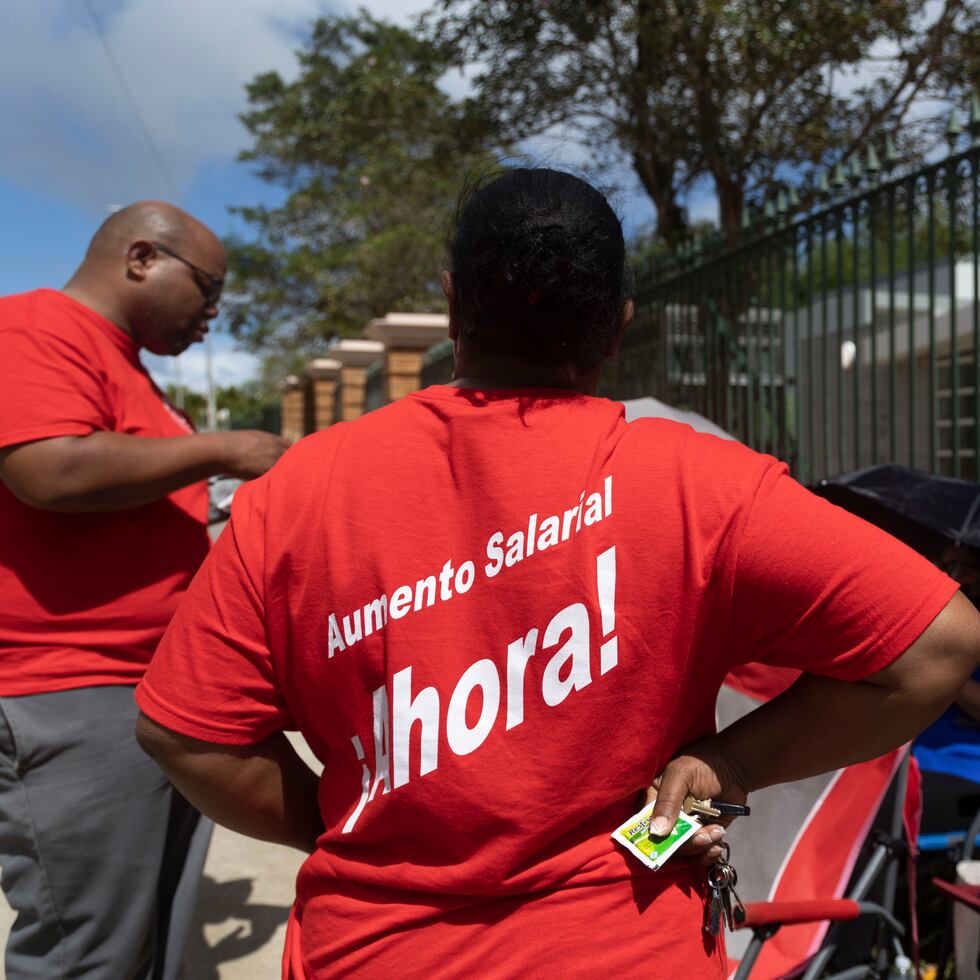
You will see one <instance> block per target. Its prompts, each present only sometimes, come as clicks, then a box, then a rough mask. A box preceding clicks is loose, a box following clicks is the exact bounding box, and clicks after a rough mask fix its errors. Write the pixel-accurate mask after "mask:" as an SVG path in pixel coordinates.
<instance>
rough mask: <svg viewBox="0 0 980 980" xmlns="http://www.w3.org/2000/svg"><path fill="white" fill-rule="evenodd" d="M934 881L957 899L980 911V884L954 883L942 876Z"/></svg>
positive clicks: (941, 889)
mask: <svg viewBox="0 0 980 980" xmlns="http://www.w3.org/2000/svg"><path fill="white" fill-rule="evenodd" d="M932 883H933V884H934V885H935V886H936V887H937V888H938V889H939V890H940V891H942V892H946V894H947V895H949V896H950V897H951V898H953V899H954V900H955V901H957V902H962V903H963V904H964V905H965V906H966V907H967V908H971V909H973V910H974V911H975V912H980V885H954V884H952V883H951V882H949V881H943V879H942V878H933V879H932Z"/></svg>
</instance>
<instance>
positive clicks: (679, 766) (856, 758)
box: [651, 592, 980, 833]
mask: <svg viewBox="0 0 980 980" xmlns="http://www.w3.org/2000/svg"><path fill="white" fill-rule="evenodd" d="M978 663H980V614H978V612H977V610H976V609H975V608H974V606H973V604H972V603H971V602H970V601H969V600H968V599H966V598H965V597H964V596H963V595H962V593H959V592H958V593H956V595H954V596H953V598H952V599H951V600H950V601H949V603H947V605H946V607H945V608H944V609H943V610H942V612H941V613H940V614H939V615H938V616H937V617H936V618H935V619H934V620H933V621H932V623H930V624H929V626H928V627H927V628H926V630H925V631H924V632H923V633H922V635H921V636H920V637H919V639H918V640H916V641H915V643H913V644H912V646H910V647H909V649H908V650H906V651H905V653H903V654H902V655H901V656H900V657H898V659H896V660H895V661H894V662H893V663H891V664H890V665H889V666H888V667H885V668H884V669H883V670H879V671H878V672H877V673H875V674H872V675H871V676H870V677H868V678H866V679H865V680H863V681H858V682H855V683H847V682H844V681H837V680H831V679H830V678H826V677H818V676H815V675H812V674H804V675H803V676H802V677H801V678H800V679H799V680H798V681H797V682H796V683H795V684H794V685H793V686H792V687H790V688H789V689H788V690H787V691H785V692H784V693H783V694H781V695H779V696H778V697H775V698H773V699H772V700H771V701H768V702H766V703H765V704H763V705H760V706H759V707H758V708H756V709H755V710H754V711H751V712H749V714H747V715H745V716H744V717H743V718H740V719H739V720H738V721H736V722H735V723H734V724H732V725H730V726H729V727H728V728H726V729H724V730H723V731H721V732H719V733H718V734H717V735H711V736H708V737H706V738H702V739H699V740H698V741H696V742H694V743H693V744H691V745H689V746H687V747H685V749H684V751H683V753H682V754H681V755H679V756H678V757H677V758H675V759H673V760H672V761H671V762H670V763H669V764H668V765H667V767H666V769H665V770H664V772H663V774H662V776H661V777H660V779H659V780H658V788H657V790H656V791H655V793H656V798H657V805H656V806H655V808H654V812H653V817H654V820H653V825H656V826H657V828H658V829H661V828H662V832H663V833H666V832H667V831H668V830H669V828H670V827H672V826H673V824H674V821H675V820H676V819H677V814H678V812H679V810H680V806H681V802H682V801H683V799H684V797H685V796H687V794H688V793H693V794H694V796H697V797H701V798H712V797H713V798H716V799H725V800H731V801H733V802H742V801H744V799H745V798H746V796H747V795H748V793H750V792H751V791H752V790H755V789H761V788H762V787H764V786H771V785H773V784H774V783H784V782H791V781H793V780H797V779H806V778H807V777H809V776H815V775H818V774H819V773H823V772H828V771H830V770H832V769H838V768H840V767H842V766H849V765H852V764H854V763H856V762H862V761H864V760H865V759H873V758H875V757H876V756H879V755H883V754H884V753H885V752H888V751H890V750H891V749H894V748H896V747H897V746H899V745H902V744H903V743H905V742H907V741H909V740H910V739H912V738H913V737H914V736H915V735H917V734H918V733H919V732H921V731H922V730H923V729H924V728H926V727H927V726H928V725H929V724H930V723H931V722H932V721H934V720H935V719H936V718H937V717H938V716H939V715H940V714H941V713H942V712H943V710H944V709H945V708H946V707H947V706H948V705H949V704H950V703H951V702H952V700H953V699H954V698H955V697H956V696H957V695H958V694H959V692H960V690H961V689H962V688H963V685H964V684H965V682H966V681H967V680H968V679H969V677H970V675H971V674H972V673H973V671H974V670H976V669H977V665H978ZM652 795H654V794H653V792H651V796H652ZM658 821H661V822H660V823H658Z"/></svg>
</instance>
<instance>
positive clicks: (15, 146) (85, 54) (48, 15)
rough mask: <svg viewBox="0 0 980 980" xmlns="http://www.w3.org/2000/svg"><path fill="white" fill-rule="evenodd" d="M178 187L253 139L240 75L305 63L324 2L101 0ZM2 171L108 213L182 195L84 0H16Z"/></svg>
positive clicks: (1, 94) (10, 27)
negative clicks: (159, 162) (118, 206)
mask: <svg viewBox="0 0 980 980" xmlns="http://www.w3.org/2000/svg"><path fill="white" fill-rule="evenodd" d="M91 2H92V4H93V6H94V9H95V11H96V13H97V15H98V16H99V19H100V20H101V22H102V25H103V28H104V31H105V35H106V37H107V39H108V41H109V44H110V46H111V48H112V51H113V52H114V54H115V57H116V60H117V62H118V64H119V66H120V68H121V71H122V73H123V75H124V77H125V79H126V82H127V83H128V86H129V88H130V89H131V91H132V93H133V95H134V97H135V100H136V102H137V104H138V106H139V109H140V111H141V115H142V117H143V119H144V120H145V123H146V126H147V128H148V130H149V131H150V132H151V133H152V135H153V138H154V141H155V143H156V145H157V146H158V148H159V151H160V155H161V156H162V157H163V159H164V160H165V163H166V168H167V170H168V171H169V172H170V173H171V174H172V177H173V180H174V182H175V183H176V184H177V189H178V191H182V190H183V189H184V188H186V187H187V185H188V184H189V183H190V182H191V180H192V179H193V177H194V175H195V173H196V172H197V170H198V168H199V167H201V166H202V165H204V164H208V163H215V162H218V163H225V162H227V161H229V160H231V159H233V158H234V156H235V155H236V153H237V152H238V150H239V149H240V148H241V147H243V146H244V145H246V139H247V136H246V133H245V131H244V128H243V127H242V125H241V123H240V122H239V121H238V118H237V114H238V113H239V112H241V111H242V110H243V109H244V108H245V91H244V85H245V83H246V82H247V81H249V80H250V79H251V78H252V77H253V76H254V75H255V74H257V73H258V72H261V71H267V70H271V69H275V70H278V71H280V72H281V73H282V74H284V75H286V76H287V77H288V76H290V75H292V74H294V73H295V56H294V49H295V48H297V47H298V46H299V37H298V34H297V33H296V29H297V28H302V27H303V26H305V25H306V24H308V23H309V22H310V20H311V19H312V18H313V17H314V16H315V15H316V14H317V13H318V12H320V11H322V10H324V9H326V8H325V6H324V4H323V3H322V0H128V2H126V3H124V4H123V5H122V6H120V5H119V4H118V3H114V4H111V5H110V4H109V2H107V0H91ZM0 117H2V118H3V119H4V128H5V131H6V133H7V134H8V142H7V146H6V148H5V151H4V154H3V157H2V160H0V175H2V176H3V177H5V178H7V179H9V180H11V181H12V182H14V183H16V184H19V185H20V186H24V187H28V188H31V189H35V190H41V191H44V192H47V193H51V194H54V195H56V196H60V197H65V198H68V199H71V200H74V201H76V202H79V203H81V204H83V205H84V206H85V207H87V208H89V209H90V210H92V211H97V212H101V211H102V210H103V208H104V207H105V205H106V204H108V203H112V202H125V201H130V200H134V199H137V198H139V197H149V196H162V197H169V198H171V199H172V198H173V197H174V193H173V191H172V190H171V189H170V187H169V186H168V184H167V182H166V180H165V179H164V177H163V176H162V175H161V173H160V170H159V168H158V167H157V166H156V164H155V163H154V160H153V156H152V154H151V153H150V151H149V149H148V148H147V145H146V142H145V140H144V138H143V135H142V134H141V132H140V129H139V126H138V124H137V123H136V121H135V120H134V118H133V115H132V112H131V109H130V107H129V105H128V104H127V101H126V98H125V96H124V94H123V91H122V89H121V88H120V85H119V82H118V81H117V79H116V77H115V75H114V74H113V71H112V68H111V65H110V62H109V60H108V58H107V56H106V53H105V51H104V50H103V47H102V43H101V41H100V40H99V37H98V35H97V34H96V32H95V30H94V27H93V24H92V21H91V18H90V17H89V16H88V11H87V7H86V5H85V4H82V3H80V2H78V0H55V2H44V3H37V2H33V0H8V2H6V3H5V4H4V29H3V32H2V40H0Z"/></svg>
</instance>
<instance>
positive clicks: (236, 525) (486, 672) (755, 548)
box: [137, 170, 980, 980]
mask: <svg viewBox="0 0 980 980" xmlns="http://www.w3.org/2000/svg"><path fill="white" fill-rule="evenodd" d="M446 292H447V296H448V298H449V304H450V336H451V337H452V338H453V340H454V343H455V351H456V378H455V380H454V382H453V384H452V385H448V386H434V387H430V388H427V389H425V390H424V391H421V392H417V393H415V394H412V395H409V396H407V397H405V398H403V399H401V400H400V401H398V402H396V403H394V404H392V405H389V406H387V407H386V408H382V409H379V410H378V411H375V412H372V413H370V414H368V415H366V416H364V417H363V418H361V419H359V420H357V421H356V422H353V423H351V424H345V425H337V426H334V427H333V428H331V429H330V430H328V431H326V432H323V433H319V434H317V435H315V436H313V437H311V438H309V439H306V440H303V441H302V442H301V443H300V444H298V445H297V446H295V447H294V448H293V449H292V450H291V451H290V452H288V453H287V454H286V455H285V456H284V457H283V459H282V460H281V461H280V462H279V464H278V465H277V466H276V467H274V468H273V470H272V471H271V472H270V473H268V474H266V476H264V477H263V478H261V479H260V480H257V481H256V482H255V483H254V484H252V485H251V486H250V487H249V488H248V489H247V490H246V491H245V492H244V493H243V494H241V495H240V496H239V498H238V499H236V502H235V507H234V510H233V514H232V520H231V526H230V531H229V532H228V533H226V535H225V536H224V537H223V538H222V539H221V540H220V541H219V542H218V544H217V546H216V548H215V550H214V552H213V553H212V555H211V556H210V558H209V559H208V562H207V563H206V564H205V566H204V567H203V568H202V570H201V572H200V573H199V574H198V576H197V577H196V578H195V580H194V582H193V583H192V585H191V588H190V589H189V590H188V594H187V596H186V598H185V600H184V601H183V603H182V604H181V608H180V609H179V610H178V612H177V614H176V616H175V618H174V621H173V622H172V623H171V626H170V627H169V629H168V632H167V635H166V637H165V638H164V641H163V643H162V644H161V647H160V650H159V651H158V653H157V656H156V658H155V659H154V662H153V664H152V665H151V666H150V669H149V671H148V672H147V674H146V677H145V678H144V680H143V682H142V683H141V685H140V687H139V688H138V690H137V700H138V702H139V704H140V708H141V710H142V712H143V714H142V716H141V718H140V721H139V725H138V733H139V737H140V740H141V743H142V744H143V745H144V746H145V747H146V749H147V751H149V752H150V753H151V754H153V755H154V757H155V758H157V760H158V761H159V762H160V764H161V765H162V766H163V768H164V769H165V770H166V771H167V772H168V773H169V774H170V776H171V778H172V779H173V780H174V781H175V783H176V784H177V785H178V786H180V787H181V789H182V791H183V792H185V793H186V794H187V795H188V797H189V798H190V799H192V800H193V801H195V802H196V803H197V805H199V806H200V807H201V808H202V810H203V811H204V812H206V813H208V814H210V815H211V816H213V817H214V818H215V819H216V820H218V821H220V822H222V823H225V824H227V825H228V826H230V827H233V828H235V829H237V830H240V831H242V832H244V833H247V834H252V835H254V836H256V837H261V838H266V839H269V840H275V841H279V842H282V843H286V844H290V845H293V846H295V847H298V848H301V849H303V850H305V851H306V852H307V853H308V854H309V857H308V859H307V860H306V862H305V863H304V865H303V867H302V869H301V871H300V873H299V877H298V880H297V896H296V902H295V905H294V908H293V914H292V917H291V920H290V927H289V932H288V936H287V943H286V950H285V955H284V965H283V970H284V976H286V977H288V978H292V980H298V978H301V977H315V978H332V977H339V976H357V977H367V978H374V977H378V978H381V977H388V976H404V977H453V978H455V977H471V976H472V977H480V978H492V980H497V978H522V980H523V978H529V977H530V978H536V977H565V976H594V977H616V978H640V977H643V978H646V977H654V978H672V977H685V978H708V977H710V978H721V977H724V976H725V962H724V950H723V949H722V948H721V944H720V943H719V942H717V941H716V940H714V939H712V937H711V936H710V935H709V934H707V933H706V932H705V931H704V929H703V922H704V909H705V897H706V893H707V887H706V881H705V870H704V868H703V866H701V863H703V862H706V861H710V860H712V859H713V858H714V857H715V856H717V854H718V852H719V845H718V840H719V839H720V836H721V834H722V828H721V827H720V826H711V827H708V828H705V830H704V831H703V833H702V834H700V835H699V836H698V837H697V838H695V841H694V843H693V845H692V847H691V848H690V849H689V850H688V852H687V856H688V858H689V859H688V860H684V859H683V858H681V857H676V858H673V859H671V861H670V862H668V864H667V865H666V867H665V868H663V869H662V870H660V871H657V872H651V871H649V870H648V869H647V868H646V867H644V866H643V865H641V864H640V863H638V862H637V861H636V860H635V859H634V858H633V857H631V856H630V855H629V854H628V853H626V852H624V851H623V850H620V849H619V848H617V846H616V845H615V844H614V843H613V842H612V841H611V840H610V833H611V832H612V831H613V830H614V828H616V827H617V826H618V825H619V824H620V823H621V822H622V821H624V820H625V819H626V818H627V817H628V816H629V815H630V814H631V813H633V812H634V811H635V810H637V809H638V808H639V806H640V804H641V803H642V802H643V799H644V796H645V794H646V793H647V792H648V791H650V792H653V791H652V790H650V787H651V785H652V784H654V783H655V784H656V786H657V787H658V790H659V796H658V799H657V808H656V810H655V811H654V816H655V820H654V823H655V824H657V825H658V826H659V825H661V824H665V825H670V824H672V823H673V821H674V819H675V818H676V816H677V813H678V810H679V807H680V803H681V801H682V800H683V798H684V796H685V795H686V794H687V793H688V792H693V793H694V794H695V795H697V796H700V797H713V798H717V799H727V800H731V801H735V802H738V801H741V800H744V799H745V796H746V794H747V792H748V791H749V790H751V789H753V788H755V787H761V786H765V785H767V784H769V783H772V782H778V781H782V780H791V779H798V778H802V777H805V776H808V775H811V774H814V773H817V772H821V771H826V770H828V769H832V768H836V767H838V766H841V765H845V764H848V763H850V762H852V761H856V760H858V759H861V758H868V757H872V756H875V755H878V754H881V753H882V752H884V751H885V750H887V749H889V748H891V747H892V746H894V745H896V744H898V743H901V742H903V741H906V740H907V739H908V738H909V737H910V736H911V735H912V734H913V733H914V732H916V731H917V730H919V729H920V728H922V727H923V726H924V725H925V724H926V723H927V722H928V721H929V720H930V718H931V717H933V716H935V715H936V714H938V713H939V711H941V710H942V707H943V705H944V704H945V703H948V701H949V700H951V699H952V697H953V695H954V693H955V691H956V689H957V687H958V686H959V685H961V684H962V682H963V679H964V678H965V677H966V676H968V674H969V672H970V670H971V669H973V666H974V665H975V663H976V661H977V655H978V650H980V624H978V616H977V615H976V612H975V610H974V609H973V607H972V606H971V605H970V604H969V603H968V602H966V600H964V599H963V598H962V596H959V595H958V594H957V593H956V585H955V583H953V582H951V581H950V580H949V579H948V578H947V577H946V576H945V575H943V574H942V573H941V572H940V571H938V570H937V569H935V568H933V566H932V565H930V564H929V563H927V562H925V561H924V560H922V559H920V558H919V557H918V556H916V555H915V554H914V553H913V552H911V551H909V550H908V549H906V548H905V547H904V546H902V545H900V544H899V543H897V542H896V541H894V540H893V539H891V538H889V537H887V536H886V535H884V534H882V533H881V532H878V531H876V530H875V529H873V528H871V527H870V526H869V525H866V524H864V523H863V522H861V521H859V520H857V519H856V518H853V517H851V516H850V515H847V514H845V513H844V512H843V511H840V510H839V509H837V508H835V507H833V506H831V505H829V504H827V503H826V502H824V501H821V500H819V499H817V498H815V497H813V496H812V495H810V494H808V493H807V492H806V491H805V490H803V488H802V487H800V485H799V484H797V483H796V482H795V481H793V480H792V479H791V478H790V477H789V476H788V474H787V471H786V468H785V466H783V465H782V464H781V463H779V462H777V461H776V460H774V459H772V458H771V457H767V456H760V455H757V454H755V453H753V452H751V451H750V450H748V449H746V448H744V447H742V446H740V445H738V444H735V443H731V442H728V441H723V440H719V439H717V438H714V437H712V436H706V435H699V434H697V433H695V432H693V431H692V430H691V429H690V428H688V427H687V426H684V425H680V424H677V423H672V422H667V421H660V420H643V421H638V422H634V423H631V424H627V423H626V422H625V421H624V419H623V409H622V406H621V405H619V404H616V403H614V402H610V401H607V400H605V399H600V398H596V397H594V393H595V391H596V387H597V384H598V378H599V373H600V370H601V368H602V365H603V363H604V361H605V360H606V359H607V358H608V357H609V356H610V355H611V354H612V352H613V351H614V349H615V346H616V342H617V340H618V337H619V334H620V332H621V330H622V329H623V328H624V327H625V326H626V324H627V323H628V321H629V319H630V316H631V313H632V303H631V301H630V300H629V298H628V285H627V279H626V277H625V275H624V246H623V238H622V233H621V230H620V226H619V222H618V220H617V219H616V217H615V215H614V214H613V212H612V210H611V209H610V208H609V206H608V204H607V203H606V201H605V200H604V198H603V197H602V195H600V194H599V193H598V192H597V191H595V190H593V189H592V188H590V187H589V186H588V185H587V184H584V183H583V182H582V181H579V180H577V179H576V178H574V177H571V176H569V175H567V174H561V173H556V172H554V171H548V170H540V171H529V170H517V171H511V172H509V173H508V174H506V175H504V176H502V177H500V178H498V179H497V180H495V181H493V182H492V183H490V184H488V185H486V186H484V187H482V188H481V189H479V190H477V191H476V192H475V193H474V194H473V196H472V197H471V198H470V199H469V200H468V201H467V202H466V203H465V205H464V206H463V207H462V208H461V210H460V212H459V218H458V224H457V228H456V237H455V241H454V244H453V249H452V272H451V275H449V274H447V276H446ZM750 661H764V662H766V663H769V664H777V665H783V666H786V667H792V668H796V669H798V670H802V671H803V672H804V673H803V676H802V678H801V679H800V680H799V681H798V682H797V683H796V684H794V685H793V687H792V688H790V690H789V691H788V692H786V693H785V694H784V695H781V696H780V697H777V698H774V699H773V700H772V701H771V702H769V703H768V704H767V705H765V706H764V707H762V708H760V709H759V710H758V711H756V712H753V713H752V714H751V715H749V716H747V717H746V718H745V719H744V720H742V721H740V722H738V723H737V724H735V725H733V726H731V727H730V728H729V729H727V730H726V731H725V732H723V733H722V734H721V735H720V736H716V735H715V734H714V706H715V698H716V695H717V693H718V690H719V687H720V685H721V682H722V680H723V678H724V677H725V675H726V673H727V672H728V671H729V670H730V669H731V668H732V667H733V666H734V665H737V664H741V663H746V662H750ZM293 728H296V729H299V730H300V731H301V732H302V733H303V734H304V735H305V737H306V739H307V740H308V742H309V744H310V746H311V747H312V749H313V751H314V752H315V753H316V755H317V756H318V758H319V759H320V760H322V762H323V764H324V770H323V775H322V777H321V778H320V779H319V780H317V779H316V777H314V776H313V774H312V773H311V772H310V771H309V770H308V769H307V768H306V767H305V766H304V765H303V763H302V762H301V761H300V760H299V758H298V757H297V756H296V754H295V753H294V752H293V751H292V749H291V748H290V745H289V742H288V741H287V740H286V739H285V737H284V735H283V731H284V730H288V729H293ZM658 776H659V778H657V777H658ZM691 858H693V860H691ZM699 862H700V863H699Z"/></svg>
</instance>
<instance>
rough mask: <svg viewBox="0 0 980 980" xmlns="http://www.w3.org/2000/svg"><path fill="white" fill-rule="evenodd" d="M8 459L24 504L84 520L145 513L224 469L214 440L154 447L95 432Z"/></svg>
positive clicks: (184, 439) (185, 439) (208, 436)
mask: <svg viewBox="0 0 980 980" xmlns="http://www.w3.org/2000/svg"><path fill="white" fill-rule="evenodd" d="M28 454H29V455H28ZM5 456H6V458H5V459H4V461H3V475H4V481H5V482H6V483H7V484H8V486H9V487H10V489H11V490H12V492H13V493H14V494H15V495H16V496H18V497H19V498H20V499H22V500H23V501H24V502H25V503H27V504H30V505H31V506H35V507H39V508H41V509H43V510H53V511H67V512H81V513H97V512H101V511H113V510H125V509H128V508H133V507H142V506H143V505H144V504H148V503H152V502H153V501H154V500H159V499H161V498H162V497H165V496H167V494H169V493H173V492H174V491H175V490H179V489H180V488H181V487H185V486H187V485H188V484H191V483H196V482H198V481H199V480H206V479H207V478H208V477H209V476H213V475H215V474H218V473H221V472H223V471H224V469H225V467H226V461H225V453H224V445H223V442H222V437H221V435H219V434H215V433H201V434H196V435H187V436H176V437H173V438H161V439H154V438H147V437H142V436H131V435H126V434H124V433H119V432H93V433H92V434H91V435H88V436H83V437H63V438H58V439H50V440H45V441H44V442H39V443H31V444H29V445H27V446H24V447H15V448H14V449H13V450H12V451H10V452H9V453H8V454H5ZM22 457H23V458H22Z"/></svg>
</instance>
